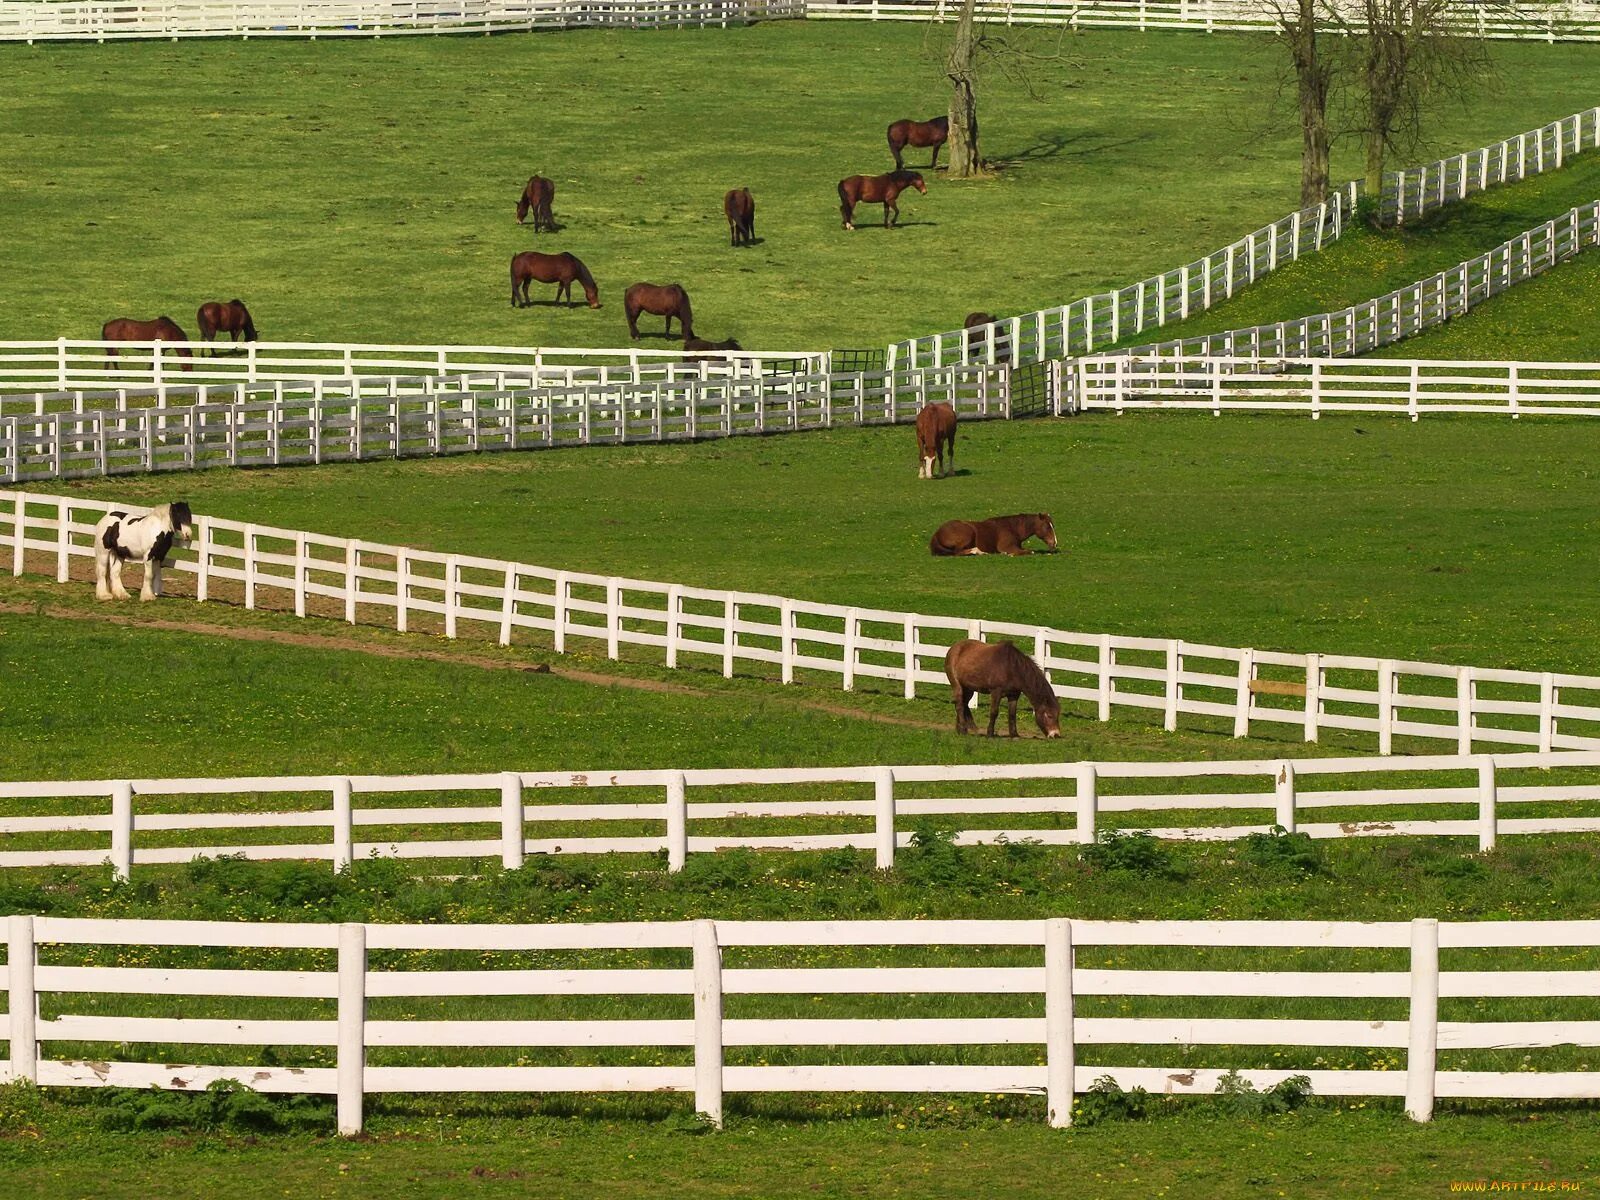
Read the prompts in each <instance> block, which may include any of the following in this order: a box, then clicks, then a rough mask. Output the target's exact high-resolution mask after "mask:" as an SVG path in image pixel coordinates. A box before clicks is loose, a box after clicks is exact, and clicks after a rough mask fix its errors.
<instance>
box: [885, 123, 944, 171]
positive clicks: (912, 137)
mask: <svg viewBox="0 0 1600 1200" xmlns="http://www.w3.org/2000/svg"><path fill="white" fill-rule="evenodd" d="M949 140H950V118H949V117H935V118H934V119H933V120H931V121H913V120H911V119H910V118H903V119H901V120H899V121H896V122H895V123H894V124H893V125H890V126H889V153H890V154H892V155H894V169H895V170H896V171H899V170H902V169H903V168H904V167H905V164H904V163H903V162H901V161H900V151H902V150H904V149H905V148H906V147H907V146H918V147H921V146H932V147H933V161H932V162H930V163H929V164H928V169H929V170H930V171H931V170H933V169H934V168H935V167H937V166H938V165H939V147H940V146H942V145H944V144H945V142H947V141H949Z"/></svg>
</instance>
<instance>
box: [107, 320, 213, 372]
mask: <svg viewBox="0 0 1600 1200" xmlns="http://www.w3.org/2000/svg"><path fill="white" fill-rule="evenodd" d="M100 340H101V341H102V342H182V343H183V344H182V345H181V346H179V347H178V353H179V354H181V355H182V356H183V357H184V358H193V357H194V353H193V351H191V350H190V349H189V336H188V335H187V334H186V333H184V332H183V330H181V329H179V328H178V323H177V322H176V321H174V320H173V319H172V318H171V317H168V316H160V317H157V318H156V319H155V320H154V321H136V320H134V318H132V317H113V318H112V319H111V320H109V321H107V322H106V323H105V324H104V325H102V326H101V327H100ZM106 357H107V358H115V357H117V348H116V347H115V346H107V347H106ZM180 365H181V366H182V367H183V369H184V370H185V371H192V370H194V364H193V363H187V362H186V363H181V364H180Z"/></svg>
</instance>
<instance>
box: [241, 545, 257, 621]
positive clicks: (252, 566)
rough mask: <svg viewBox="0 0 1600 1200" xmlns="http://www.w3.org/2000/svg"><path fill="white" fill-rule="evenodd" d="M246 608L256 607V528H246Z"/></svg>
mask: <svg viewBox="0 0 1600 1200" xmlns="http://www.w3.org/2000/svg"><path fill="white" fill-rule="evenodd" d="M241 553H242V554H243V555H244V606H245V607H246V608H254V607H255V606H256V527H255V526H254V525H246V526H245V527H244V549H243V550H242V551H241Z"/></svg>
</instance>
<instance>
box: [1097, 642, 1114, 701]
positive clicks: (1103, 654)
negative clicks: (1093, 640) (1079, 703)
mask: <svg viewBox="0 0 1600 1200" xmlns="http://www.w3.org/2000/svg"><path fill="white" fill-rule="evenodd" d="M1115 666H1116V659H1115V658H1114V656H1113V654H1112V650H1111V635H1110V634H1109V633H1102V634H1101V635H1100V664H1099V690H1100V695H1099V697H1098V699H1099V703H1100V710H1099V717H1100V719H1101V720H1102V721H1109V720H1111V690H1112V678H1111V672H1112V669H1113V668H1114V667H1115Z"/></svg>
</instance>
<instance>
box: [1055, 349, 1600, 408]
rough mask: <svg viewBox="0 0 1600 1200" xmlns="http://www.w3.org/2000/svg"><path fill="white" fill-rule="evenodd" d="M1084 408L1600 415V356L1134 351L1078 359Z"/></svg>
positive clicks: (1079, 399) (1075, 376) (1078, 398)
mask: <svg viewBox="0 0 1600 1200" xmlns="http://www.w3.org/2000/svg"><path fill="white" fill-rule="evenodd" d="M1072 382H1073V386H1074V387H1075V388H1076V395H1075V397H1073V398H1072V401H1071V402H1072V403H1074V404H1075V405H1076V407H1077V409H1078V410H1079V411H1082V412H1089V411H1097V410H1098V411H1110V412H1116V413H1121V412H1126V411H1137V410H1140V409H1190V410H1196V411H1201V412H1210V413H1218V414H1220V413H1223V412H1228V411H1240V412H1299V413H1306V414H1307V415H1309V416H1310V417H1311V418H1312V419H1313V420H1315V419H1316V418H1318V417H1320V416H1322V414H1323V413H1340V412H1355V413H1392V414H1395V415H1397V416H1407V417H1410V418H1411V419H1412V420H1413V421H1415V420H1419V419H1420V418H1421V417H1422V415H1423V414H1424V413H1489V414H1500V415H1504V416H1510V417H1512V418H1513V419H1515V418H1518V417H1523V416H1586V417H1600V364H1596V363H1536V362H1521V363H1496V362H1481V361H1452V360H1444V359H1440V360H1429V359H1417V360H1406V359H1372V358H1356V359H1348V358H1327V359H1324V358H1300V359H1244V358H1207V357H1194V358H1162V357H1152V358H1135V357H1131V356H1128V355H1107V356H1105V357H1103V358H1083V359H1079V360H1078V361H1077V362H1076V363H1074V364H1073V372H1072Z"/></svg>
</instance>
